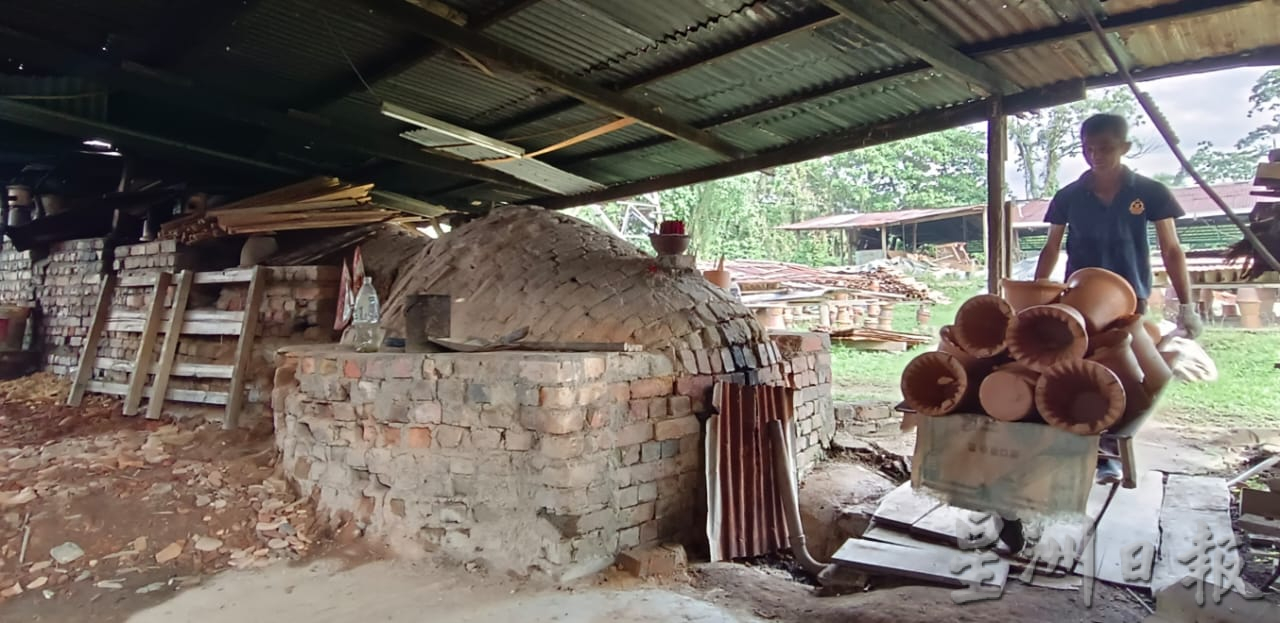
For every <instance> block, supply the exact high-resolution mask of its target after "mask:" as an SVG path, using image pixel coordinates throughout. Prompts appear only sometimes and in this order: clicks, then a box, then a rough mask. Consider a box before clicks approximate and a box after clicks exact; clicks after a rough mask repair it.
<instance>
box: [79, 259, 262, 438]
mask: <svg viewBox="0 0 1280 623" xmlns="http://www.w3.org/2000/svg"><path fill="white" fill-rule="evenodd" d="M265 279H266V277H265V273H264V272H263V271H262V269H261V268H257V267H255V268H246V269H231V270H223V271H216V272H200V273H196V272H192V271H186V270H184V271H182V272H180V273H178V275H177V287H176V288H175V290H174V293H173V301H172V304H171V305H170V306H169V307H168V308H167V309H166V306H165V299H166V298H167V295H168V291H169V287H170V286H171V285H173V284H174V275H173V273H169V272H160V273H157V274H155V275H154V276H152V275H143V276H131V277H125V278H123V279H117V278H116V276H115V275H107V278H106V279H105V280H104V281H103V283H102V290H101V291H100V292H99V293H98V302H97V305H96V306H95V307H94V312H93V321H92V323H91V324H90V326H89V334H88V336H87V337H86V338H85V344H84V350H83V351H82V352H81V353H80V362H79V365H78V366H77V367H76V374H75V380H74V382H73V383H72V385H71V392H70V394H69V395H68V396H67V404H68V405H71V406H78V405H79V404H80V402H81V401H82V400H83V399H84V393H85V392H86V391H91V392H94V393H99V394H110V395H115V396H124V409H123V411H124V414H125V415H137V414H138V412H139V410H140V408H141V403H142V399H143V398H144V397H145V398H148V399H149V402H148V404H147V413H146V417H147V418H149V419H157V418H159V417H160V415H161V413H162V411H163V408H164V402H165V400H173V401H177V402H195V403H201V404H212V405H226V416H225V418H224V419H223V428H226V429H232V428H235V426H236V425H237V423H238V422H239V417H240V411H241V409H242V408H243V406H244V381H245V375H246V374H247V372H248V367H249V363H250V360H251V359H252V354H253V339H254V335H255V334H256V333H257V330H258V315H259V313H258V311H259V308H260V307H261V305H262V298H263V296H264V294H265V292H266V286H265V283H264V281H265ZM244 282H248V284H249V292H248V296H247V297H246V298H245V311H243V312H227V311H209V310H190V311H189V310H187V301H188V299H189V298H190V295H191V288H192V286H193V285H209V284H225V283H244ZM146 287H150V289H151V298H150V300H149V301H148V304H147V308H146V309H145V310H144V311H142V312H134V311H127V310H112V309H111V298H112V296H113V295H114V293H115V289H116V288H146ZM104 331H119V332H126V333H139V334H141V336H142V339H141V343H140V344H139V346H138V353H137V355H136V356H135V358H134V360H133V361H128V360H123V359H112V358H108V357H99V356H98V343H99V341H100V340H101V339H102V334H103V332H104ZM162 335H163V340H164V341H163V343H162V344H161V347H160V357H159V360H156V359H155V356H154V352H155V347H156V343H157V341H158V340H160V339H162V338H161V336H162ZM184 335H188V336H191V335H235V336H239V340H238V341H237V343H236V352H235V360H234V363H233V364H231V365H213V364H180V363H176V362H175V359H176V356H177V352H178V343H179V341H181V339H182V336H184ZM153 368H154V370H155V372H154V374H152V369H153ZM95 369H98V370H109V371H117V372H125V373H127V374H128V378H129V382H128V383H108V382H104V381H94V380H92V378H93V371H94V370H95ZM153 376H154V379H152V377H153ZM173 376H178V377H185V378H213V379H230V386H229V388H228V390H227V391H226V392H213V391H201V390H188V389H170V388H169V379H170V378H171V377H173ZM148 381H151V385H150V386H148V385H147V382H148ZM158 396H159V397H163V398H161V399H157V397H158Z"/></svg>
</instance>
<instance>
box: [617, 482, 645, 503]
mask: <svg viewBox="0 0 1280 623" xmlns="http://www.w3.org/2000/svg"><path fill="white" fill-rule="evenodd" d="M639 503H640V486H639V485H633V486H630V487H623V488H621V489H618V491H617V506H618V508H630V507H632V506H635V505H636V504H639Z"/></svg>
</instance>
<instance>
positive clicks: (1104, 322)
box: [1062, 268, 1138, 335]
mask: <svg viewBox="0 0 1280 623" xmlns="http://www.w3.org/2000/svg"><path fill="white" fill-rule="evenodd" d="M1062 302H1063V303H1064V304H1066V305H1070V306H1072V307H1074V308H1076V309H1078V310H1080V313H1081V314H1082V315H1083V316H1084V320H1085V328H1086V329H1087V330H1088V331H1089V335H1093V334H1094V333H1097V332H1099V331H1102V330H1103V329H1106V328H1107V327H1108V326H1110V325H1111V323H1113V322H1115V321H1117V320H1119V319H1121V318H1123V317H1125V316H1128V315H1129V314H1132V313H1133V312H1134V310H1136V309H1137V308H1138V296H1137V295H1136V294H1134V292H1133V286H1131V285H1129V282H1128V281H1126V280H1125V278H1124V277H1121V276H1120V275H1117V274H1115V273H1113V272H1111V271H1109V270H1106V269H1104V268H1081V269H1080V270H1077V271H1076V272H1074V273H1071V276H1070V277H1067V291H1066V293H1064V294H1063V295H1062Z"/></svg>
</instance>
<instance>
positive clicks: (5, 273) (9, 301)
mask: <svg viewBox="0 0 1280 623" xmlns="http://www.w3.org/2000/svg"><path fill="white" fill-rule="evenodd" d="M34 302H35V279H34V275H33V273H32V267H31V254H30V253H27V252H26V251H18V250H17V249H14V248H13V245H12V244H5V245H4V249H3V250H0V303H3V304H5V305H31V304H32V303H34Z"/></svg>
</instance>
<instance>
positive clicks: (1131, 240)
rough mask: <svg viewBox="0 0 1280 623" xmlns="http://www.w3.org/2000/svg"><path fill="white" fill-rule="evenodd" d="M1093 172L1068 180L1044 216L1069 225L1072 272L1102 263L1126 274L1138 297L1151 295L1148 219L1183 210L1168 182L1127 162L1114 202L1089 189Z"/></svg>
mask: <svg viewBox="0 0 1280 623" xmlns="http://www.w3.org/2000/svg"><path fill="white" fill-rule="evenodd" d="M1090 175H1091V173H1090V172H1085V174H1084V175H1081V176H1080V179H1078V180H1076V181H1074V182H1072V183H1070V184H1068V185H1067V186H1065V187H1064V188H1063V189H1062V190H1059V191H1058V193H1057V194H1055V195H1054V196H1053V200H1052V201H1050V202H1049V211H1048V212H1046V213H1045V215H1044V220H1045V222H1047V223H1051V224H1054V225H1066V226H1067V274H1068V275H1070V274H1071V273H1072V272H1075V271H1076V270H1079V269H1081V268H1088V267H1097V268H1105V269H1107V270H1109V271H1112V272H1114V273H1117V274H1119V275H1121V276H1123V277H1124V278H1125V279H1127V280H1128V281H1129V283H1130V284H1132V285H1133V289H1134V292H1136V293H1137V295H1138V298H1140V299H1145V298H1147V297H1148V296H1150V295H1151V248H1150V245H1149V244H1148V243H1147V223H1152V222H1155V221H1160V220H1164V219H1167V218H1178V217H1181V216H1182V215H1183V214H1184V212H1183V211H1182V207H1181V206H1179V205H1178V202H1177V200H1175V199H1174V198H1173V193H1171V192H1169V189H1168V188H1166V187H1165V185H1164V184H1161V183H1160V182H1157V181H1155V180H1153V179H1151V178H1148V177H1143V176H1141V175H1138V174H1136V173H1134V172H1133V171H1131V170H1129V168H1128V167H1125V174H1124V185H1123V187H1121V188H1120V191H1119V192H1117V193H1116V197H1115V199H1113V200H1112V201H1111V204H1110V205H1107V204H1104V203H1103V202H1102V200H1101V199H1099V198H1098V196H1097V195H1095V194H1093V191H1092V190H1090V189H1089V178H1090Z"/></svg>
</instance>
